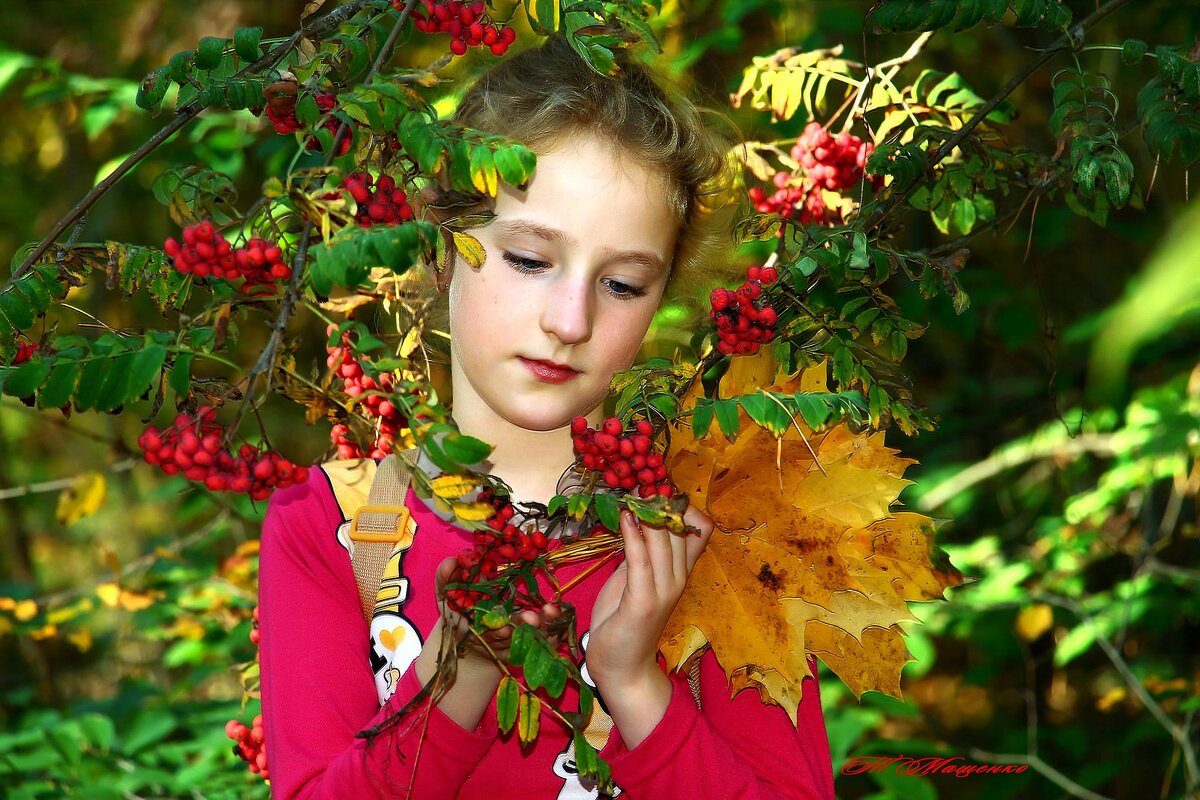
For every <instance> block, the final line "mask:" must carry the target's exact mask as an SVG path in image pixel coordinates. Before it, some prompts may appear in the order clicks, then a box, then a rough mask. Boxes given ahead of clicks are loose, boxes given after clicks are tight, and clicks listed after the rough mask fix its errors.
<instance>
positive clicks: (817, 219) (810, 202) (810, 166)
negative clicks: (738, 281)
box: [749, 122, 882, 236]
mask: <svg viewBox="0 0 1200 800" xmlns="http://www.w3.org/2000/svg"><path fill="white" fill-rule="evenodd" d="M874 149H875V145H874V144H872V143H871V142H864V141H863V140H862V139H860V138H859V137H857V136H854V135H852V134H850V133H845V132H843V133H839V134H838V135H837V136H834V135H833V134H831V133H830V132H829V131H828V130H826V128H825V127H824V126H822V125H821V123H819V122H810V123H808V125H806V126H805V128H804V131H803V132H802V133H801V134H800V136H799V138H797V139H796V143H795V144H794V145H792V153H791V155H792V158H793V159H794V160H795V161H796V162H797V163H798V164H800V166H801V167H803V168H804V172H803V174H802V175H794V174H792V173H789V172H777V173H775V177H774V179H773V180H772V183H774V185H775V192H774V193H772V194H770V195H768V194H767V193H766V191H765V190H764V189H762V188H761V187H758V186H755V187H754V188H752V189H751V190H750V192H749V194H750V202H752V203H753V204H754V207H755V209H756V210H758V211H759V213H762V214H772V213H774V214H780V215H782V216H784V217H787V218H792V217H797V218H798V219H799V221H800V222H802V223H811V224H816V225H833V224H836V223H838V222H841V221H842V214H841V211H840V209H838V208H830V207H829V206H828V204H827V203H826V202H825V197H824V195H823V194H822V191H823V190H827V191H832V192H845V191H846V190H847V189H850V188H851V187H853V186H855V185H856V184H857V183H858V182H859V181H861V180H863V179H864V178H865V177H867V178H868V179H869V180H870V182H871V185H872V186H873V187H874V188H876V189H878V188H879V187H880V186H881V185H882V178H880V177H869V176H867V175H866V173H865V171H864V170H865V167H866V164H867V159H868V158H870V156H871V153H872V152H873V151H874ZM780 235H781V236H782V235H783V231H782V229H781V230H780Z"/></svg>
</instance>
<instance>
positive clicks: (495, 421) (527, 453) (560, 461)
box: [453, 404, 600, 504]
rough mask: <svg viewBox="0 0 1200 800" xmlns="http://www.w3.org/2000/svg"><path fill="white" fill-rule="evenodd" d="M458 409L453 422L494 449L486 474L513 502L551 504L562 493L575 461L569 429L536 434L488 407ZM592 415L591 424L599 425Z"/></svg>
mask: <svg viewBox="0 0 1200 800" xmlns="http://www.w3.org/2000/svg"><path fill="white" fill-rule="evenodd" d="M479 406H480V407H476V406H475V405H474V404H472V405H471V407H468V408H461V407H460V408H457V409H455V411H454V413H453V416H454V421H455V422H456V423H457V424H458V429H459V430H460V431H462V432H463V433H464V434H466V435H468V436H474V437H476V438H478V439H482V440H483V441H485V442H488V443H489V444H492V445H495V449H494V450H492V453H491V456H490V457H489V458H488V460H487V461H485V462H484V469H483V471H485V472H487V473H488V474H490V475H492V476H494V477H497V478H500V479H501V480H503V481H504V482H505V483H506V484H508V486H509V488H511V489H512V502H514V503H525V502H531V501H532V502H538V503H543V504H544V503H548V502H549V501H550V498H552V497H554V495H556V494H558V492H559V491H560V486H559V480H560V478H562V477H563V473H564V472H565V471H566V469H567V467H569V466H570V465H571V463H572V462H573V461H574V460H575V451H574V448H573V447H572V444H571V429H570V426H564V427H561V428H556V429H554V430H549V431H536V430H530V429H528V428H523V427H520V426H519V425H514V424H513V423H512V422H510V421H508V420H506V419H503V418H502V417H500V416H499V415H497V414H496V413H495V412H494V411H493V410H492V409H491V408H489V407H487V406H486V405H485V404H479ZM599 413H600V411H599V410H597V411H596V412H594V413H593V414H592V415H589V424H592V425H593V426H594V425H595V424H596V423H595V420H592V419H590V417H592V416H598V415H599Z"/></svg>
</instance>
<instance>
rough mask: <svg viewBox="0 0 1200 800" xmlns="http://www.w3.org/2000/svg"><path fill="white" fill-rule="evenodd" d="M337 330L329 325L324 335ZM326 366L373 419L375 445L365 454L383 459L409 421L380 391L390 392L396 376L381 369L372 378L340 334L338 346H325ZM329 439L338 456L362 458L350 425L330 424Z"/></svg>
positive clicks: (347, 341)
mask: <svg viewBox="0 0 1200 800" xmlns="http://www.w3.org/2000/svg"><path fill="white" fill-rule="evenodd" d="M335 330H337V328H336V327H334V326H333V325H330V326H329V327H328V328H326V331H325V332H326V334H328V335H332V334H333V332H334V331H335ZM326 352H328V354H329V355H328V357H327V358H326V359H325V363H326V365H327V366H328V367H329V368H330V369H331V370H333V372H334V375H335V376H336V377H338V378H339V379H341V381H342V389H343V390H344V391H345V392H346V394H348V395H350V396H351V397H361V398H362V401H361V404H360V408H361V409H362V413H363V414H365V415H366V416H367V417H368V418H369V419H371V420H373V421H374V422H375V431H376V433H375V444H374V447H373V448H372V449H371V451H370V452H369V453H366V454H365V455H368V456H370V457H371V458H383V457H384V456H386V455H387V454H388V453H390V452H392V444H393V442H394V441H395V439H396V437H397V436H398V435H399V433H400V430H401V429H402V428H404V427H405V426H406V425H407V424H408V421H407V420H406V419H405V417H404V415H403V413H402V412H401V409H399V408H397V407H396V406H395V405H393V404H392V401H391V400H389V399H388V398H387V396H386V395H385V394H383V393H385V392H386V393H389V394H390V393H391V392H392V390H393V388H394V386H395V378H394V376H393V375H392V373H390V372H382V373H380V374H379V378H378V379H375V378H372V377H371V376H370V375H367V374H366V372H364V371H363V368H362V365H361V364H360V363H359V362H358V361H356V360H355V359H354V356H353V354H352V353H351V351H350V337H349V334H346V335H345V336H343V337H342V344H341V345H340V346H338V347H327V348H326ZM330 438H331V440H332V442H333V444H335V445H336V446H337V449H338V458H362V457H363V456H364V453H363V451H362V449H361V448H360V447H359V446H358V444H357V443H355V442H354V440H353V439H352V438H351V435H350V427H349V426H348V425H345V424H338V425H334V426H333V430H331V431H330Z"/></svg>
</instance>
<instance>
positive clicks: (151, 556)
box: [35, 509, 233, 608]
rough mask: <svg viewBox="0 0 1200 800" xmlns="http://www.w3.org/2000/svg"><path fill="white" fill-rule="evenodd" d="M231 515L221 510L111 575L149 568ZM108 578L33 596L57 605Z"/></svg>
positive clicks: (45, 603) (123, 576)
mask: <svg viewBox="0 0 1200 800" xmlns="http://www.w3.org/2000/svg"><path fill="white" fill-rule="evenodd" d="M232 516H233V513H232V512H231V511H230V510H229V509H225V510H223V511H222V512H221V513H220V514H218V515H217V516H216V517H214V518H213V519H212V520H210V521H209V523H208V524H207V525H205V526H204V527H202V528H200V529H198V530H195V531H192V532H191V533H190V534H188V535H187V536H185V537H183V538H182V539H179V540H178V541H176V542H173V543H172V544H171V545H169V546H168V547H156V548H155V549H154V551H153V552H150V553H146V554H145V555H143V556H140V557H138V558H135V559H134V560H133V561H129V562H127V563H126V564H124V565H123V566H122V567H121V570H120V571H119V572H117V573H116V574H115V575H113V576H112V577H113V578H115V579H116V581H117V583H122V582H123V581H124V580H125V579H126V578H128V577H129V576H130V575H132V574H133V573H135V572H138V571H141V570H144V569H149V568H150V567H151V566H152V565H154V564H156V563H158V562H159V561H162V560H163V557H164V555H167V554H172V553H181V552H183V551H184V550H187V549H188V548H189V547H191V546H192V545H194V544H197V543H198V542H200V541H201V540H202V539H204V538H206V537H208V536H209V535H210V534H212V533H213V532H214V531H216V530H217V529H218V528H220V527H221V526H222V525H223V524H225V523H226V522H228V521H229V520H230V519H231V518H232ZM108 580H109V576H107V575H105V576H104V577H102V578H100V579H99V580H96V581H92V582H91V583H85V584H77V585H73V586H71V587H70V588H67V589H63V590H62V591H59V592H55V593H53V594H48V595H44V596H42V597H38V598H35V600H36V602H37V604H38V607H39V608H48V607H52V606H57V605H60V604H62V603H65V602H66V601H68V600H70V599H71V598H74V597H78V596H79V595H82V594H87V593H89V592H91V591H93V590H95V589H96V587H98V586H99V585H100V584H102V583H105V582H106V581H108Z"/></svg>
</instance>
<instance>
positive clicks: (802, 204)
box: [750, 172, 832, 236]
mask: <svg viewBox="0 0 1200 800" xmlns="http://www.w3.org/2000/svg"><path fill="white" fill-rule="evenodd" d="M774 183H775V186H776V189H775V192H774V193H773V194H770V195H768V194H767V193H766V192H765V191H764V190H763V189H762V187H760V186H755V187H753V188H751V189H750V202H751V203H753V204H754V208H755V210H757V211H758V212H759V213H760V214H779V215H780V216H783V217H786V218H788V219H792V218H793V217H794V218H796V219H797V220H798V221H799V222H801V223H803V224H806V225H808V224H813V225H827V224H830V223H831V222H832V220H831V219H830V216H829V208H828V206H826V204H825V197H824V196H823V195H822V194H821V190H820V189H819V188H817V187H816V186H806V185H805V183H804V181H803V180H802V179H798V178H796V177H795V176H794V175H792V174H791V173H790V172H776V173H775V178H774ZM778 235H779V236H783V235H784V231H783V228H780V229H779V233H778Z"/></svg>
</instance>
